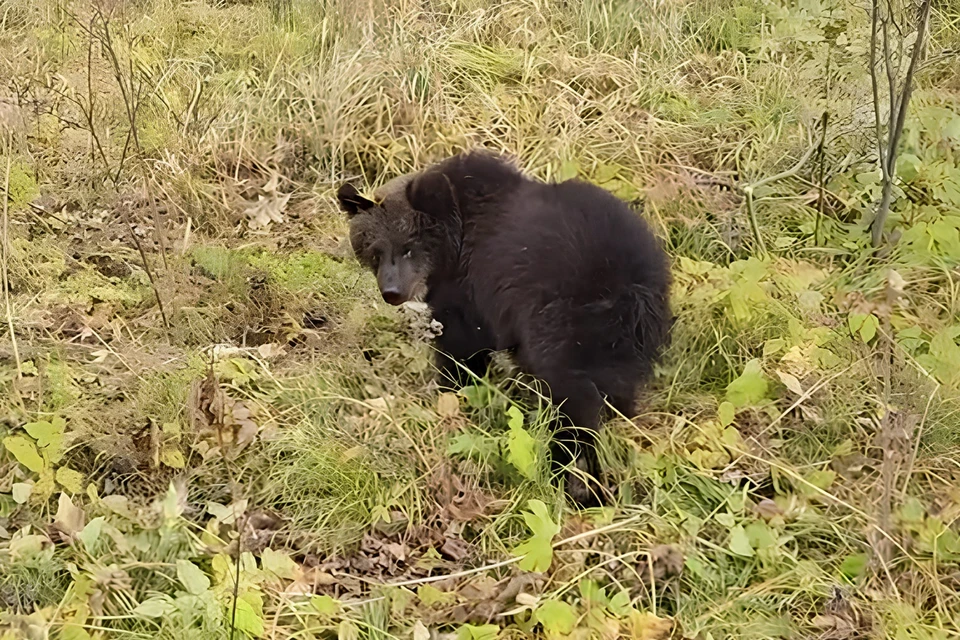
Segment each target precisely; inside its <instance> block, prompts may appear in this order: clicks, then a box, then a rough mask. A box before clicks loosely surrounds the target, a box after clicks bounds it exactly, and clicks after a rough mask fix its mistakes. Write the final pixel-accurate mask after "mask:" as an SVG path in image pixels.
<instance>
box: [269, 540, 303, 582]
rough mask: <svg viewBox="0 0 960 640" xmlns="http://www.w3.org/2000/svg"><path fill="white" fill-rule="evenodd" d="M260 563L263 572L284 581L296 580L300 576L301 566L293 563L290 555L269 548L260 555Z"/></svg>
mask: <svg viewBox="0 0 960 640" xmlns="http://www.w3.org/2000/svg"><path fill="white" fill-rule="evenodd" d="M260 563H261V564H262V566H263V570H264V571H265V572H267V573H270V574H273V575H275V576H276V577H278V578H281V579H283V580H296V579H297V578H298V577H299V576H300V573H301V571H300V566H299V565H298V564H297V563H296V562H294V561H293V558H291V557H290V555H289V554H287V553H284V552H283V551H274V550H273V549H270V548H269V547H268V548H266V549H264V550H263V553H261V554H260Z"/></svg>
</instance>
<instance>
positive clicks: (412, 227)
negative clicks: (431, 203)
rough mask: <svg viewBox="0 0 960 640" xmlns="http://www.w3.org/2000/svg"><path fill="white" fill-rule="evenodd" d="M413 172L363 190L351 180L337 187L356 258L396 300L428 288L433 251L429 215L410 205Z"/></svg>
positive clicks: (386, 298)
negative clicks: (362, 192)
mask: <svg viewBox="0 0 960 640" xmlns="http://www.w3.org/2000/svg"><path fill="white" fill-rule="evenodd" d="M413 181H414V176H412V175H405V176H400V177H399V178H395V179H393V180H391V181H390V182H388V183H387V184H385V185H383V186H382V187H380V188H379V189H377V191H376V192H375V193H374V199H375V200H376V202H375V201H373V200H368V199H367V198H364V197H363V196H361V195H360V194H359V193H358V192H357V189H356V188H355V187H354V186H353V185H351V184H344V185H342V186H341V187H340V189H339V190H338V191H337V200H339V201H340V208H341V209H343V211H344V212H345V213H346V214H347V217H348V218H349V219H350V244H351V245H352V247H353V253H354V255H356V257H357V260H359V261H360V264H362V265H363V266H364V267H366V268H367V269H369V270H370V271H372V272H373V273H375V274H376V276H377V286H378V287H379V288H380V295H381V296H383V299H384V301H386V302H387V303H389V304H392V305H400V304H403V303H404V302H407V301H411V300H420V299H422V298H423V297H424V295H425V294H426V288H427V277H428V276H429V275H430V271H431V268H432V258H433V257H434V255H433V254H434V253H435V252H434V251H432V250H431V246H432V244H433V243H432V242H431V237H432V236H433V235H434V234H432V233H431V228H430V227H431V225H430V221H429V220H428V219H427V218H426V216H424V215H423V213H421V212H419V211H417V210H416V209H414V208H413V207H412V206H411V205H410V197H409V195H408V190H409V188H410V187H411V186H412V183H413Z"/></svg>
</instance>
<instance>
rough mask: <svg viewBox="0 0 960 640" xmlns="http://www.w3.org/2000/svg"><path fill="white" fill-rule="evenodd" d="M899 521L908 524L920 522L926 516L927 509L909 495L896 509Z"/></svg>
mask: <svg viewBox="0 0 960 640" xmlns="http://www.w3.org/2000/svg"><path fill="white" fill-rule="evenodd" d="M898 515H899V516H900V521H901V522H905V523H908V524H920V523H922V522H923V521H924V519H925V518H926V517H927V509H926V507H924V506H923V503H922V502H920V501H919V500H918V499H917V498H915V497H913V496H909V497H908V498H907V499H906V500H904V501H903V504H902V505H901V506H900V510H899V511H898Z"/></svg>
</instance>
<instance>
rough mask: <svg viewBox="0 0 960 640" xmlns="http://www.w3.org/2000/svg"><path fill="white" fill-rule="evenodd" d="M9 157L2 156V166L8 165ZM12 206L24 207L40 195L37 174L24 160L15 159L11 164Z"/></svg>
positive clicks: (0, 157)
mask: <svg viewBox="0 0 960 640" xmlns="http://www.w3.org/2000/svg"><path fill="white" fill-rule="evenodd" d="M6 165H7V158H6V157H4V156H0V166H2V167H6ZM9 180H10V191H9V196H8V198H9V200H10V208H11V209H12V210H14V211H17V210H18V209H23V208H24V207H26V206H27V205H28V204H30V203H31V202H33V201H34V200H36V198H37V196H39V195H40V187H39V186H38V185H37V176H36V174H35V173H34V172H33V169H31V168H30V167H29V166H28V165H27V164H26V163H25V162H24V161H23V160H14V161H13V162H11V164H10V178H9Z"/></svg>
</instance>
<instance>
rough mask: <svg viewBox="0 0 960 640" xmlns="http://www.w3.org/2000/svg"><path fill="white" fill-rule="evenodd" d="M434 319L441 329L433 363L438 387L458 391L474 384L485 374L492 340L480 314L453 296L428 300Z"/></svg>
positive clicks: (464, 298) (449, 294)
mask: <svg viewBox="0 0 960 640" xmlns="http://www.w3.org/2000/svg"><path fill="white" fill-rule="evenodd" d="M429 304H430V308H431V309H432V311H433V318H434V320H436V321H437V322H439V323H440V324H442V325H443V332H442V333H441V334H440V335H439V336H438V337H437V339H436V341H435V346H436V348H437V356H436V363H437V369H438V370H439V373H440V385H441V386H442V387H446V388H454V389H458V388H460V387H463V386H467V385H470V384H473V376H471V375H470V374H471V373H472V374H473V375H475V376H477V377H479V378H482V377H483V376H485V375H486V374H487V368H488V367H489V366H490V360H491V357H492V355H493V348H494V340H493V335H492V333H491V332H490V330H489V329H487V328H486V326H485V323H484V322H483V320H482V319H481V318H480V314H479V312H477V310H476V309H475V308H474V307H473V305H472V304H471V303H470V302H469V301H468V300H467V299H466V297H465V296H462V295H459V294H457V293H456V292H449V293H447V294H446V295H434V296H431V299H430V301H429Z"/></svg>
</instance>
